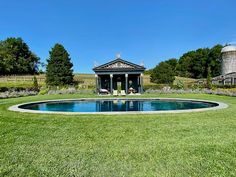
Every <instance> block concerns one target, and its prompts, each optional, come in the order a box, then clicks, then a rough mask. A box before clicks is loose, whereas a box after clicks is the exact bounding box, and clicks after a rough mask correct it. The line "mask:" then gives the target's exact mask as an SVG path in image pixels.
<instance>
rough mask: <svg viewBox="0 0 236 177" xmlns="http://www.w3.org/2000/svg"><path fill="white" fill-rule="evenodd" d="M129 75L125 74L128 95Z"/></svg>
mask: <svg viewBox="0 0 236 177" xmlns="http://www.w3.org/2000/svg"><path fill="white" fill-rule="evenodd" d="M128 77H129V75H128V74H125V92H126V94H128Z"/></svg>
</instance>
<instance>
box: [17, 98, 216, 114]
mask: <svg viewBox="0 0 236 177" xmlns="http://www.w3.org/2000/svg"><path fill="white" fill-rule="evenodd" d="M215 106H218V104H217V103H211V102H201V101H191V100H190V101H189V100H171V99H170V100H165V99H164V100H162V99H156V100H142V99H139V100H137V99H135V100H125V99H117V100H114V99H113V100H69V101H68V100H67V101H50V102H41V103H31V104H25V105H22V106H20V108H22V109H29V110H38V111H55V112H127V111H168V110H188V109H199V108H210V107H215Z"/></svg>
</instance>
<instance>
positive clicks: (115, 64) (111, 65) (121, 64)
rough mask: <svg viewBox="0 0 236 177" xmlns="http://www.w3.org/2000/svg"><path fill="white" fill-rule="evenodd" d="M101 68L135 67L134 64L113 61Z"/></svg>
mask: <svg viewBox="0 0 236 177" xmlns="http://www.w3.org/2000/svg"><path fill="white" fill-rule="evenodd" d="M103 68H106V69H118V68H135V67H134V66H132V65H128V64H126V63H124V62H120V61H118V62H115V63H112V64H108V65H107V66H104V67H103Z"/></svg>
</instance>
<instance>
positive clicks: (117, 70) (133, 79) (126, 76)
mask: <svg viewBox="0 0 236 177" xmlns="http://www.w3.org/2000/svg"><path fill="white" fill-rule="evenodd" d="M93 71H94V72H95V78H96V91H97V93H98V94H113V92H116V91H123V92H124V93H125V94H137V93H139V94H140V93H143V72H144V71H145V67H144V66H143V65H137V64H134V63H131V62H128V61H126V60H123V59H121V58H120V56H119V55H118V56H117V58H116V59H115V60H113V61H110V62H108V63H105V64H103V65H100V66H96V67H94V68H93Z"/></svg>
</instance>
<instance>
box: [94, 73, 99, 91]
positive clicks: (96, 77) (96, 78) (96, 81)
mask: <svg viewBox="0 0 236 177" xmlns="http://www.w3.org/2000/svg"><path fill="white" fill-rule="evenodd" d="M95 83H96V93H99V88H98V75H97V74H95Z"/></svg>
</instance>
